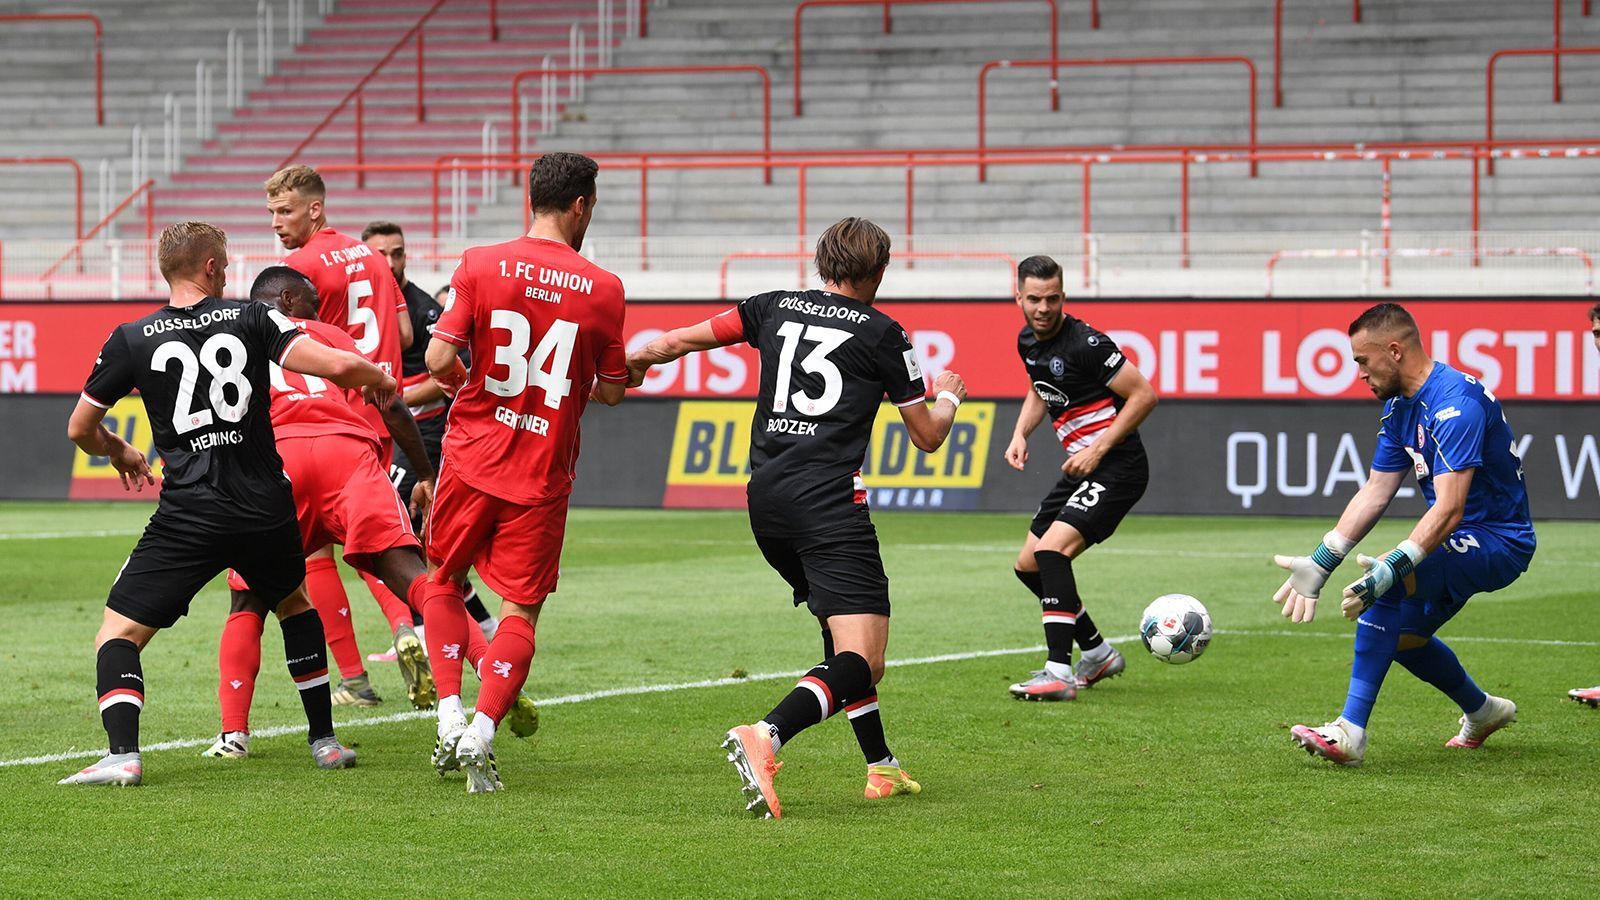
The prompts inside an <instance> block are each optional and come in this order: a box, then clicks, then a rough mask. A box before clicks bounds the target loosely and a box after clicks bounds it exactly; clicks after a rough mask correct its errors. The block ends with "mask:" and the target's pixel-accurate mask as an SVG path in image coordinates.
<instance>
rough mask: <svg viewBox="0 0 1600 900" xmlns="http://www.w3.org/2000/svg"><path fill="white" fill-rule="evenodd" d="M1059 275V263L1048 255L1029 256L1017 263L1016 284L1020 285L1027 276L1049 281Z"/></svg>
mask: <svg viewBox="0 0 1600 900" xmlns="http://www.w3.org/2000/svg"><path fill="white" fill-rule="evenodd" d="M1060 277H1061V264H1060V263H1058V262H1056V261H1055V260H1053V259H1051V258H1050V257H1048V256H1030V257H1028V258H1027V259H1025V260H1023V261H1022V262H1020V263H1017V286H1018V287H1021V286H1022V283H1023V282H1024V281H1027V280H1028V279H1029V278H1037V279H1039V280H1040V281H1049V280H1050V279H1052V278H1060Z"/></svg>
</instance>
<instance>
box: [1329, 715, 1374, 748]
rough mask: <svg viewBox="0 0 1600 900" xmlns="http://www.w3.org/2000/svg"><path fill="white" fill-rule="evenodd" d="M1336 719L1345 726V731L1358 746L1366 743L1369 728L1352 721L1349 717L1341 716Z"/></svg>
mask: <svg viewBox="0 0 1600 900" xmlns="http://www.w3.org/2000/svg"><path fill="white" fill-rule="evenodd" d="M1334 721H1335V722H1338V723H1339V724H1340V725H1341V726H1343V727H1344V733H1345V734H1348V735H1350V740H1351V741H1352V742H1353V743H1354V744H1355V745H1356V746H1357V747H1359V746H1361V745H1362V744H1365V743H1366V742H1367V730H1366V729H1365V728H1362V727H1361V726H1360V725H1357V724H1355V723H1354V722H1351V721H1350V720H1349V719H1346V718H1345V717H1344V716H1340V717H1339V718H1337V719H1335V720H1334Z"/></svg>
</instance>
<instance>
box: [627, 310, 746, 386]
mask: <svg viewBox="0 0 1600 900" xmlns="http://www.w3.org/2000/svg"><path fill="white" fill-rule="evenodd" d="M711 322H712V320H711V319H707V320H705V321H704V322H700V323H698V324H695V325H689V326H686V327H683V328H674V329H673V330H671V331H669V332H667V333H666V334H663V335H661V336H660V337H658V338H656V339H655V340H653V341H651V342H650V343H648V344H645V345H644V346H643V347H640V348H639V349H638V350H635V351H633V352H632V353H630V354H628V376H629V377H628V387H638V386H639V385H641V384H643V383H644V376H645V375H646V374H648V373H649V371H650V367H651V366H660V365H665V364H666V363H669V362H672V361H673V360H677V359H681V358H683V357H685V356H688V355H689V354H691V353H697V352H700V351H702V350H713V349H715V348H717V347H721V346H724V345H726V344H729V343H733V341H722V340H718V339H717V336H716V333H715V330H714V329H713V327H712V324H711Z"/></svg>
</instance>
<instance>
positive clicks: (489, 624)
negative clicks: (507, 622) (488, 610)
mask: <svg viewBox="0 0 1600 900" xmlns="http://www.w3.org/2000/svg"><path fill="white" fill-rule="evenodd" d="M499 627H500V620H499V619H496V618H495V617H494V616H490V617H489V618H487V619H484V620H483V621H482V622H479V623H478V629H479V630H480V631H482V632H483V638H484V640H486V641H492V640H494V633H495V630H496V629H498V628H499Z"/></svg>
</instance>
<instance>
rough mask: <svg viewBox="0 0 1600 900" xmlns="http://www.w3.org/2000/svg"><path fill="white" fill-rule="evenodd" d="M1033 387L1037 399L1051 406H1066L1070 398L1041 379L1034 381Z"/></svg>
mask: <svg viewBox="0 0 1600 900" xmlns="http://www.w3.org/2000/svg"><path fill="white" fill-rule="evenodd" d="M1033 389H1034V390H1035V391H1037V392H1038V393H1039V399H1040V400H1043V401H1044V402H1046V403H1048V404H1050V405H1051V406H1066V405H1067V403H1068V402H1069V400H1070V398H1068V397H1067V395H1066V394H1065V393H1063V392H1062V391H1060V390H1058V389H1057V388H1056V386H1055V385H1053V384H1048V383H1046V382H1043V381H1035V382H1034V383H1033Z"/></svg>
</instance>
